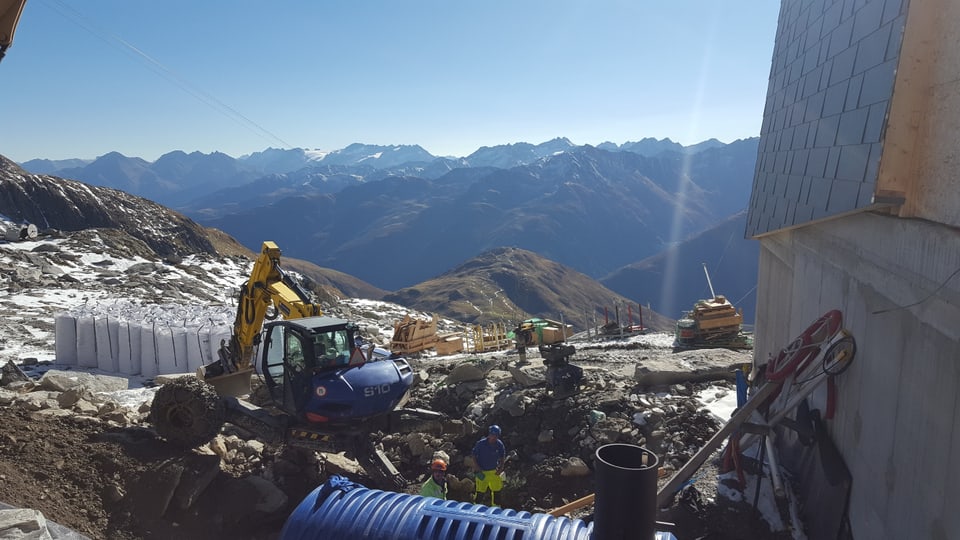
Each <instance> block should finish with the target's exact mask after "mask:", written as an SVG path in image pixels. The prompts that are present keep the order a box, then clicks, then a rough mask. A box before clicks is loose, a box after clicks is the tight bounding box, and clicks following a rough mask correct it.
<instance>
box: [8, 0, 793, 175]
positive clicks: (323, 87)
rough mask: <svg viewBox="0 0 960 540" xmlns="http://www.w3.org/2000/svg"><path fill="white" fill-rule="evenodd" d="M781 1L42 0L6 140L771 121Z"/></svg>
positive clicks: (598, 133) (738, 127) (28, 145)
mask: <svg viewBox="0 0 960 540" xmlns="http://www.w3.org/2000/svg"><path fill="white" fill-rule="evenodd" d="M778 13H779V2H776V1H773V0H756V1H741V0H710V1H707V0H703V1H695V0H670V1H643V0H502V1H501V0H485V1H483V2H479V1H474V2H470V1H466V0H407V1H403V0H339V1H338V0H311V1H294V0H290V1H283V2H262V1H257V2H254V1H250V0H230V1H225V0H202V1H197V0H191V1H180V0H169V1H164V2H148V1H145V0H95V1H87V2H71V1H70V0H28V1H27V4H26V7H25V9H24V12H23V15H22V17H21V19H20V25H19V27H18V29H17V33H16V36H15V41H14V44H13V46H12V47H11V48H10V49H9V50H8V51H7V56H6V57H5V58H4V60H3V62H0V82H2V84H0V118H2V119H3V120H2V127H0V154H2V155H4V156H6V157H8V158H10V159H13V160H14V161H20V162H23V161H26V160H29V159H33V158H48V159H65V158H74V157H78V158H87V159H89V158H94V157H97V156H100V155H103V154H105V153H107V152H110V151H119V152H121V153H123V154H125V155H127V156H136V157H142V158H144V159H146V160H148V161H153V160H155V159H156V158H158V157H159V156H161V155H162V154H165V153H167V152H170V151H173V150H183V151H186V152H193V151H201V152H204V153H208V152H213V151H221V152H225V153H227V154H229V155H231V156H234V157H239V156H241V155H244V154H248V153H251V152H256V151H260V150H263V149H265V148H268V147H274V148H282V147H302V148H309V149H319V150H328V151H329V150H336V149H338V148H343V147H344V146H347V145H348V144H350V143H354V142H363V143H368V144H419V145H421V146H422V147H424V148H425V149H426V150H427V151H429V152H431V153H432V154H435V155H454V156H465V155H467V154H470V153H471V152H473V151H474V150H476V149H477V148H479V147H481V146H493V145H498V144H507V143H513V142H520V141H523V142H530V143H540V142H543V141H546V140H549V139H552V138H554V137H567V138H569V139H570V140H571V141H573V142H574V143H575V144H599V143H601V142H604V141H612V142H615V143H618V144H619V143H623V142H626V141H636V140H639V139H642V138H644V137H656V138H663V137H669V138H671V139H672V140H674V141H678V142H680V143H682V144H694V143H696V142H700V141H702V140H705V139H709V138H712V137H715V138H717V139H720V140H721V141H724V142H731V141H733V140H735V139H739V138H745V137H752V136H756V135H758V134H759V129H760V122H761V119H762V114H763V106H764V99H765V95H766V88H767V78H768V75H769V71H770V59H771V55H772V51H773V42H774V35H775V33H776V27H777V15H778Z"/></svg>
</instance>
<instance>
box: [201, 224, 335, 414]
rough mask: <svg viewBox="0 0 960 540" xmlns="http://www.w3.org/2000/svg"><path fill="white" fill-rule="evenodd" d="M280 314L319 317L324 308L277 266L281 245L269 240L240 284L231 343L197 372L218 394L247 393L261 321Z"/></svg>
mask: <svg viewBox="0 0 960 540" xmlns="http://www.w3.org/2000/svg"><path fill="white" fill-rule="evenodd" d="M280 315H283V318H284V319H300V318H303V317H318V316H320V315H323V312H322V311H321V310H320V306H318V305H316V304H313V303H311V302H310V295H309V293H307V291H305V290H304V289H303V288H302V287H301V286H300V284H299V283H297V282H296V281H295V280H294V279H293V278H291V277H290V276H288V275H287V274H286V273H285V272H284V271H283V269H281V268H280V248H279V247H277V244H276V243H274V242H269V241H268V242H264V243H263V246H262V247H261V249H260V255H259V256H258V257H257V260H256V261H254V263H253V269H252V270H251V271H250V278H249V279H248V280H247V281H246V283H244V284H243V286H241V287H240V301H239V304H238V306H237V318H236V319H235V320H234V323H233V335H232V336H231V337H230V343H229V344H227V343H224V344H223V345H222V346H221V347H220V352H219V360H218V361H217V362H216V363H215V364H213V365H208V366H204V367H201V368H200V370H199V373H198V376H200V377H201V378H202V379H204V380H206V381H207V382H208V383H210V384H213V385H214V387H216V388H217V391H218V393H220V395H241V394H243V393H248V392H249V388H250V375H251V374H252V373H253V359H254V352H255V347H256V344H257V340H258V339H259V337H260V331H261V330H262V329H263V323H264V321H266V320H273V319H276V318H277V317H278V316H280Z"/></svg>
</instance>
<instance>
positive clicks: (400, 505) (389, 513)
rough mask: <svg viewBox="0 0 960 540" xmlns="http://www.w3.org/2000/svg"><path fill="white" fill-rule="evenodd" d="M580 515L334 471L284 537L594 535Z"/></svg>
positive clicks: (556, 538) (405, 539)
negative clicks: (435, 494) (428, 491)
mask: <svg viewBox="0 0 960 540" xmlns="http://www.w3.org/2000/svg"><path fill="white" fill-rule="evenodd" d="M592 529H593V524H588V523H584V522H583V521H581V520H579V519H569V518H563V517H554V516H551V515H549V514H531V513H529V512H521V511H517V510H510V509H506V508H491V507H488V506H483V505H477V504H471V503H465V502H458V501H443V500H440V499H435V498H432V497H421V496H419V495H407V494H405V493H393V492H389V491H379V490H375V489H367V488H365V487H363V486H361V485H359V484H355V483H353V482H350V481H349V480H347V479H346V478H343V477H338V476H334V477H331V478H330V479H329V480H328V481H327V482H326V483H324V484H323V485H321V486H320V487H318V488H317V489H315V490H314V491H313V492H312V493H311V494H310V495H308V496H307V497H306V498H305V499H304V500H303V502H301V503H300V505H299V506H297V508H296V509H295V510H294V511H293V513H292V514H291V515H290V517H289V518H288V519H287V522H286V524H285V525H284V526H283V531H282V532H281V533H280V538H281V540H300V539H303V540H306V539H315V538H323V539H324V540H358V539H361V538H362V539H365V540H367V539H369V540H388V539H389V540H590V537H591V532H592Z"/></svg>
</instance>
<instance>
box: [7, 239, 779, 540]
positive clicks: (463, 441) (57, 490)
mask: <svg viewBox="0 0 960 540" xmlns="http://www.w3.org/2000/svg"><path fill="white" fill-rule="evenodd" d="M115 236H116V235H112V234H110V233H106V232H100V233H95V232H85V233H77V234H72V235H68V236H66V237H65V238H60V239H45V240H43V241H42V242H36V243H34V244H31V245H27V246H25V247H24V246H21V245H12V244H11V245H0V288H2V289H3V290H5V291H6V295H4V296H2V297H0V305H2V306H4V307H5V310H6V314H5V316H4V318H3V320H2V321H0V365H5V366H9V365H11V363H13V364H16V365H18V366H19V367H20V369H19V370H18V369H14V368H12V367H10V368H8V369H6V370H5V373H4V377H3V380H2V384H0V386H2V387H0V426H2V429H0V508H3V505H7V506H10V507H14V508H22V509H31V510H33V511H35V512H34V513H29V514H22V516H23V517H22V520H23V523H30V522H31V521H30V520H31V519H37V518H39V517H40V516H41V515H42V516H43V517H44V518H45V519H47V520H49V521H51V522H55V523H56V524H59V525H61V526H63V527H66V528H68V529H70V530H73V531H75V532H76V534H79V535H83V536H86V537H89V538H96V539H100V538H105V539H119V540H125V539H134V538H149V539H153V538H156V539H161V538H178V539H190V538H238V539H244V538H248V539H257V540H260V539H273V538H277V536H278V534H279V532H280V529H281V527H282V526H283V523H284V521H285V519H286V518H287V516H289V514H290V512H291V511H292V509H293V508H294V507H295V506H296V505H297V504H298V503H299V502H300V501H301V500H302V499H303V498H304V497H305V496H306V495H307V494H309V493H310V491H312V490H313V489H314V488H315V487H316V486H317V485H319V484H320V483H322V482H323V481H324V479H325V478H326V477H328V476H329V475H331V474H343V475H347V476H349V477H351V478H355V479H357V480H359V481H361V482H363V483H365V484H366V485H368V487H379V486H377V485H375V484H374V483H373V480H371V479H370V478H368V477H367V476H366V475H365V473H364V470H363V469H362V468H360V467H359V465H358V463H357V462H356V461H355V460H354V459H353V457H354V456H353V455H351V453H350V452H344V453H317V452H314V451H309V450H303V449H299V448H291V447H287V446H284V445H279V444H274V443H271V442H269V441H266V440H263V439H262V438H258V437H257V436H256V435H255V434H253V433H251V432H248V431H244V430H242V429H240V428H236V427H231V426H229V425H228V426H227V427H226V428H225V429H224V430H223V432H222V433H221V434H220V436H218V437H217V438H216V439H215V440H214V441H213V442H211V443H210V444H208V445H205V446H204V447H202V448H199V449H195V450H191V451H184V450H183V449H181V448H177V447H173V446H171V445H169V444H167V443H166V442H164V441H163V440H162V439H160V438H158V437H157V436H156V434H155V433H154V432H153V430H152V428H151V425H150V422H149V404H150V400H151V399H152V393H151V392H150V391H149V388H148V389H146V390H144V389H142V388H141V389H139V390H136V391H132V390H129V391H126V392H125V391H123V390H122V389H125V388H127V387H128V383H129V382H132V381H128V380H127V379H124V378H119V377H112V376H107V375H103V374H98V375H91V374H87V373H81V372H80V371H78V370H76V369H72V370H67V371H60V372H59V373H58V372H57V371H56V370H53V371H48V369H49V368H50V367H51V366H45V365H43V364H44V363H45V362H46V359H47V358H52V357H53V354H52V352H53V349H54V342H53V339H52V333H53V328H54V316H55V315H56V314H57V313H59V312H62V311H64V310H67V309H75V308H76V307H77V306H86V307H87V308H88V309H95V306H94V304H96V302H98V301H100V300H102V299H109V298H114V297H119V298H124V299H128V298H134V299H137V300H138V301H140V302H142V303H144V304H148V303H149V304H167V303H171V302H174V303H182V304H192V305H205V304H208V303H216V302H229V299H230V298H232V296H233V293H234V291H235V287H236V284H237V283H239V282H240V281H241V280H242V278H243V276H245V274H246V272H247V271H248V268H247V266H246V265H248V264H249V262H242V261H239V260H238V259H236V258H221V259H217V258H216V257H212V256H205V257H191V258H189V259H187V260H160V259H157V258H156V257H155V256H153V255H151V252H150V251H149V250H148V249H145V248H144V246H143V245H142V243H137V242H133V243H131V242H129V241H127V240H128V239H126V240H125V239H124V238H125V237H118V238H115ZM121 240H123V241H121ZM397 308H398V306H394V305H387V304H370V303H361V302H355V301H348V300H344V301H342V302H341V303H340V304H338V305H326V306H324V309H325V311H327V313H328V314H330V315H334V316H342V317H344V318H348V319H351V320H354V321H358V322H359V323H360V324H361V327H362V328H364V333H365V336H366V337H367V338H368V339H371V340H373V341H374V342H376V343H380V344H384V343H386V342H387V341H389V335H390V329H391V328H392V324H393V322H394V321H397V320H399V319H400V318H401V317H402V316H403V314H404V313H405V312H404V311H403V310H402V309H401V310H399V311H398V310H397ZM414 315H418V316H419V315H422V314H414ZM458 329H459V328H457V327H456V324H455V323H454V322H452V321H441V331H455V330H458ZM671 342H672V338H671V337H670V336H657V335H649V336H639V337H635V338H630V339H611V340H607V339H599V338H597V337H595V336H594V337H588V336H577V337H576V339H575V340H574V341H573V344H574V346H575V347H576V348H577V352H576V354H575V355H574V357H573V359H572V360H573V363H574V364H576V365H579V366H581V367H583V369H584V381H583V385H582V388H581V389H580V392H579V393H578V394H576V395H574V396H571V397H565V398H559V397H556V396H554V395H551V393H550V392H548V391H547V389H546V388H545V385H544V366H543V362H542V360H541V359H540V358H539V357H538V355H537V354H536V353H535V352H532V353H531V354H530V355H529V357H528V361H527V362H526V363H522V362H521V361H520V359H519V357H518V355H517V353H516V351H500V352H491V353H484V354H462V355H456V356H452V357H437V356H435V355H431V354H427V355H424V356H422V357H415V358H411V359H410V362H411V365H412V367H413V368H414V370H415V372H416V374H417V377H416V379H417V382H416V385H415V387H414V388H413V391H412V393H411V400H410V403H409V404H408V406H414V407H422V408H426V409H431V410H436V411H439V412H442V413H444V414H445V415H446V418H445V419H444V420H441V421H428V422H425V421H418V422H412V423H407V424H401V425H398V426H394V428H393V429H390V430H387V431H374V432H373V433H371V435H370V437H371V438H372V439H373V440H374V441H375V442H376V443H377V444H379V445H381V447H382V448H383V450H384V451H385V452H386V454H388V455H389V456H390V458H391V460H392V461H393V462H394V463H395V464H396V465H397V466H398V468H399V469H400V471H401V472H402V473H403V475H404V476H405V477H406V478H407V479H408V480H409V481H410V484H409V486H408V488H407V491H409V492H411V493H415V492H416V491H417V488H418V485H419V484H420V483H421V482H422V481H423V480H424V479H425V475H424V472H425V469H426V464H427V463H428V461H429V458H430V457H431V456H432V455H433V454H434V453H435V452H445V453H446V454H447V455H448V456H449V458H450V462H451V466H450V478H451V498H454V499H458V500H469V497H470V493H471V492H472V491H473V484H472V479H471V478H470V475H469V473H468V471H469V468H468V467H467V466H466V464H465V463H464V458H465V456H467V455H468V454H469V451H470V448H471V447H472V445H473V443H474V442H475V441H476V440H477V439H478V438H479V437H480V436H481V434H482V433H483V431H484V429H485V427H486V426H487V425H489V424H491V423H497V424H499V425H501V426H502V427H503V430H504V439H505V442H506V443H507V445H508V447H509V448H510V449H511V450H516V452H517V457H516V458H515V459H512V460H511V461H510V462H509V463H508V465H507V467H506V474H505V479H506V480H505V484H506V489H505V491H504V493H503V495H502V497H501V502H502V504H503V506H506V507H510V508H515V509H518V510H526V511H530V512H545V511H548V510H550V509H553V508H557V507H559V506H562V505H564V504H566V503H568V502H570V501H574V500H577V499H579V498H581V497H583V496H585V495H588V494H590V493H592V492H593V491H594V485H593V460H594V454H595V451H596V449H597V448H598V447H600V446H602V445H604V444H607V443H612V442H621V443H629V444H634V445H641V446H644V447H646V448H648V449H649V450H651V451H653V452H654V453H655V454H656V455H657V456H658V457H659V459H660V463H661V465H662V467H663V474H664V476H663V477H662V478H661V483H663V482H666V480H667V479H668V478H669V476H670V475H671V474H672V473H673V471H674V470H675V469H677V468H679V467H681V466H682V465H683V464H684V463H685V462H686V461H687V460H688V459H689V458H690V457H691V456H692V455H694V453H696V451H697V450H698V449H699V448H700V446H701V445H703V444H704V442H706V441H707V440H708V439H709V438H710V437H711V435H712V434H713V433H714V432H715V431H716V430H717V429H718V428H719V427H720V420H719V419H718V418H717V417H715V416H714V415H713V414H711V413H710V412H708V411H707V410H705V409H704V397H705V396H706V397H707V398H712V397H716V395H717V394H718V393H719V394H723V393H730V392H733V385H732V383H731V382H730V379H731V370H732V369H733V368H734V367H735V366H737V365H739V364H742V363H746V362H749V361H750V353H749V352H737V351H730V350H726V349H709V350H695V351H684V352H674V350H673V349H672V347H671V346H670V343H671ZM53 367H56V366H53ZM21 372H22V374H21ZM44 373H45V374H44ZM22 375H25V376H22ZM41 375H42V376H41ZM155 382H159V381H147V386H150V385H151V384H154V383H155ZM130 392H133V394H134V396H135V397H136V398H137V399H133V400H131V399H130V395H129V393H130ZM250 399H251V401H254V402H257V403H263V400H262V399H261V398H260V395H259V394H258V393H257V392H255V393H254V394H253V395H252V396H251V398H250ZM694 486H695V487H696V488H697V490H698V492H699V494H700V497H699V501H697V500H695V499H696V498H677V500H676V501H675V502H674V503H673V504H672V505H671V506H670V507H669V508H665V509H662V510H661V511H660V513H659V516H658V517H659V519H660V520H662V521H667V522H672V523H674V526H673V527H672V531H673V532H674V533H675V534H676V536H677V537H678V538H679V539H680V540H687V539H695V538H712V539H726V538H729V539H734V538H749V539H764V538H782V537H785V536H784V535H783V534H782V533H781V534H779V535H778V534H773V533H770V531H769V529H768V527H767V526H766V524H765V522H764V521H763V520H761V519H760V517H759V515H758V514H757V513H756V512H754V511H753V509H752V508H750V507H749V506H742V505H737V504H733V503H729V502H726V500H725V499H722V498H718V497H717V496H716V494H717V482H716V467H715V465H714V460H710V461H708V462H707V464H706V465H705V466H704V467H703V469H702V470H701V471H700V473H699V474H698V475H696V476H695V483H694ZM698 502H699V504H698ZM591 511H592V510H591V508H589V507H587V508H584V509H582V510H580V511H578V512H576V513H575V514H574V515H573V516H572V517H578V518H584V519H589V518H590V513H591ZM2 513H3V512H0V514H2ZM19 515H21V514H18V516H19ZM76 534H74V536H73V537H74V538H76V537H77V536H76ZM0 536H2V534H0ZM55 537H57V536H55ZM59 537H60V538H69V537H70V536H69V534H67V535H66V536H59Z"/></svg>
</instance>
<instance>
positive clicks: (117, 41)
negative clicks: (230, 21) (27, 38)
mask: <svg viewBox="0 0 960 540" xmlns="http://www.w3.org/2000/svg"><path fill="white" fill-rule="evenodd" d="M51 1H52V2H54V4H56V5H51V6H49V7H51V9H53V10H54V11H56V12H57V13H59V14H60V15H61V16H63V17H64V18H66V19H67V20H70V21H71V22H73V23H75V24H77V25H78V26H80V27H81V28H83V29H84V30H86V31H88V32H90V33H91V34H93V35H94V36H96V37H98V38H100V39H101V40H103V41H104V42H106V43H108V44H111V45H119V46H120V48H121V49H122V50H124V52H127V53H128V54H129V53H133V56H134V57H136V58H137V59H139V60H141V61H145V62H146V63H147V67H148V68H150V69H151V71H153V72H154V73H157V74H158V75H160V76H161V77H163V78H165V79H167V80H168V81H171V82H173V83H174V84H176V85H177V86H179V87H180V88H181V89H182V90H183V91H185V92H187V93H188V94H190V95H191V96H193V97H195V98H197V99H198V100H199V101H200V102H202V103H204V104H205V105H207V106H209V107H210V108H212V109H214V110H216V111H218V112H220V113H222V114H224V115H225V116H227V117H229V118H231V119H232V120H234V121H236V122H238V123H240V124H243V125H245V126H246V127H247V128H251V129H252V130H253V131H255V132H259V133H258V134H259V135H261V136H266V137H267V138H269V139H273V140H274V141H277V142H279V143H280V144H281V145H282V146H283V148H293V147H294V146H293V145H292V144H290V143H288V142H286V141H285V140H283V139H281V138H280V137H278V136H277V135H275V134H273V133H272V132H271V131H270V130H268V129H267V128H265V127H263V126H261V125H260V124H258V123H256V122H254V121H253V120H251V119H250V118H247V117H246V116H245V115H243V114H242V113H241V112H240V111H238V110H236V109H234V108H233V107H231V106H229V105H227V104H226V103H224V102H222V101H220V100H219V99H217V98H216V97H215V96H213V95H211V94H210V93H209V92H206V91H204V90H202V89H201V88H199V87H198V86H197V85H195V84H193V83H192V82H190V81H189V80H187V79H186V78H185V77H183V76H182V75H180V74H178V73H177V72H175V71H174V70H172V69H170V68H169V67H167V66H166V65H164V64H163V63H161V62H160V61H159V60H157V59H155V58H153V57H152V56H150V55H149V54H147V53H146V52H144V51H142V50H140V49H139V48H137V47H135V46H134V45H133V44H131V43H130V42H128V41H126V40H125V39H123V38H121V37H120V36H118V35H116V34H113V33H110V32H108V31H105V30H102V29H100V28H99V27H98V26H96V25H95V24H94V23H92V22H91V21H90V20H89V19H87V18H86V17H85V16H84V15H83V14H82V13H80V12H78V11H77V10H75V9H73V8H72V7H70V6H68V5H66V4H65V3H64V2H63V1H62V0H51Z"/></svg>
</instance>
